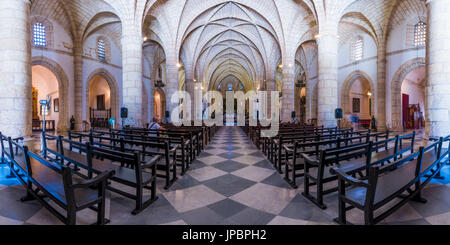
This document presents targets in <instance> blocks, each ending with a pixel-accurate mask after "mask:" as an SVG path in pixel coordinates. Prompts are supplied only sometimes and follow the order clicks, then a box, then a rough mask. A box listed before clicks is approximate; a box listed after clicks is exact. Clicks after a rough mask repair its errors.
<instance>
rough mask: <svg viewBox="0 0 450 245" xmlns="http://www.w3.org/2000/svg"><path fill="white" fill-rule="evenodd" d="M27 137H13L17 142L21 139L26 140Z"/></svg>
mask: <svg viewBox="0 0 450 245" xmlns="http://www.w3.org/2000/svg"><path fill="white" fill-rule="evenodd" d="M24 139H25V138H24V137H19V138H15V139H13V140H14V141H15V142H19V141H21V140H24Z"/></svg>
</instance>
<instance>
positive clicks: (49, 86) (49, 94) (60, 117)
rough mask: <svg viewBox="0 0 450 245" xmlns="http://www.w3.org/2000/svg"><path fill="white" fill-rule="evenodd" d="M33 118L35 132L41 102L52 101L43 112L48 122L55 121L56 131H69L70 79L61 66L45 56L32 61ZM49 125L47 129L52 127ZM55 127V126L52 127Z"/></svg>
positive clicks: (39, 118)
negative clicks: (44, 100) (43, 100)
mask: <svg viewBox="0 0 450 245" xmlns="http://www.w3.org/2000/svg"><path fill="white" fill-rule="evenodd" d="M32 86H33V88H34V89H33V95H32V112H33V114H32V117H33V119H34V120H35V123H34V125H33V129H34V130H38V129H39V128H40V127H42V125H40V120H42V119H43V115H41V107H40V104H39V100H42V99H50V100H51V101H50V107H49V108H47V110H43V111H42V112H45V113H46V120H50V121H54V122H49V123H50V124H53V123H54V129H55V130H57V131H58V132H63V131H66V130H67V129H68V126H67V125H68V118H69V116H68V113H69V107H68V105H69V104H68V94H69V92H68V88H69V79H68V78H67V75H66V73H65V72H64V70H63V69H62V67H61V66H59V64H57V63H56V62H55V61H53V60H50V59H48V58H46V57H43V56H36V57H33V59H32ZM50 124H48V125H47V128H48V127H49V126H50ZM51 127H53V126H51Z"/></svg>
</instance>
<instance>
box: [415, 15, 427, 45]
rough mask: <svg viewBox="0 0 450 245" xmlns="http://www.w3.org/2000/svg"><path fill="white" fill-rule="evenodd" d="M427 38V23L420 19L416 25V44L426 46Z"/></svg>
mask: <svg viewBox="0 0 450 245" xmlns="http://www.w3.org/2000/svg"><path fill="white" fill-rule="evenodd" d="M426 39H427V24H425V22H423V21H419V23H417V24H416V25H415V26H414V46H416V47H422V46H425V44H426Z"/></svg>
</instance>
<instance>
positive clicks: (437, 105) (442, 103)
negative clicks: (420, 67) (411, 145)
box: [425, 0, 450, 136]
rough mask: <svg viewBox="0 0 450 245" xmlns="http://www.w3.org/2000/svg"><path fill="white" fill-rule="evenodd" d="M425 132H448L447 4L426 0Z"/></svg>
mask: <svg viewBox="0 0 450 245" xmlns="http://www.w3.org/2000/svg"><path fill="white" fill-rule="evenodd" d="M427 9H428V25H427V26H428V28H427V29H428V35H427V36H428V42H427V47H428V48H427V59H428V60H427V85H426V93H425V94H426V105H425V115H426V123H425V125H426V134H427V136H447V135H449V134H450V45H449V44H450V32H449V31H448V23H450V4H449V2H448V1H447V0H428V1H427Z"/></svg>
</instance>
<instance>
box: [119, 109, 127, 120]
mask: <svg viewBox="0 0 450 245" xmlns="http://www.w3.org/2000/svg"><path fill="white" fill-rule="evenodd" d="M120 117H121V118H128V108H125V107H122V108H120Z"/></svg>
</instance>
